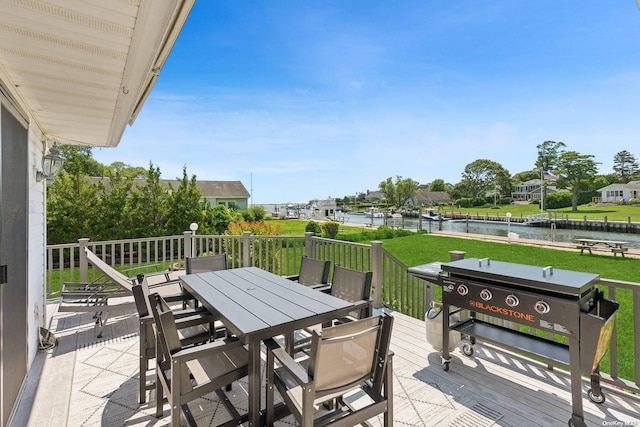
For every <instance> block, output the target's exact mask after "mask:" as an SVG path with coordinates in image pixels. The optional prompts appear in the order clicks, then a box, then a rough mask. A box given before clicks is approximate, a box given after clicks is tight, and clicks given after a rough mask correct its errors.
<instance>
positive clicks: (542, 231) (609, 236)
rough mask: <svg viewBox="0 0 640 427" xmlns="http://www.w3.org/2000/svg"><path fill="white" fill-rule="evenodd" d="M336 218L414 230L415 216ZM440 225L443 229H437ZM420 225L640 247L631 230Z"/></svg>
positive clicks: (431, 228) (461, 223)
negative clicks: (621, 243)
mask: <svg viewBox="0 0 640 427" xmlns="http://www.w3.org/2000/svg"><path fill="white" fill-rule="evenodd" d="M335 220H336V221H340V222H345V223H349V224H362V225H363V226H366V225H367V224H370V225H373V226H380V225H383V224H385V222H386V224H387V225H388V226H389V227H398V228H403V229H405V230H417V229H418V219H417V218H404V219H403V218H371V217H365V216H364V215H355V214H348V213H346V214H342V213H338V214H336V218H335ZM440 227H442V228H440ZM422 228H423V229H424V230H427V231H439V230H441V231H457V232H461V233H472V234H486V235H491V236H505V237H506V236H507V233H508V232H509V231H511V232H512V233H517V234H518V235H519V236H520V237H521V238H524V239H537V240H549V241H552V242H569V243H571V242H573V241H574V240H575V239H581V238H583V239H603V240H622V241H625V242H629V245H628V246H629V247H630V248H640V235H638V234H630V233H613V232H602V231H590V230H569V229H551V228H548V227H547V228H545V227H532V226H528V225H522V224H514V223H510V224H506V223H496V222H488V221H487V222H485V221H442V222H438V221H428V220H424V221H422Z"/></svg>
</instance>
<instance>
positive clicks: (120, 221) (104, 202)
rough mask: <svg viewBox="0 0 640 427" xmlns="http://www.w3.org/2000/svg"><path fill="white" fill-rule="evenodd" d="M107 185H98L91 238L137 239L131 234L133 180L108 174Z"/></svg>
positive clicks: (120, 175) (119, 174) (117, 174)
mask: <svg viewBox="0 0 640 427" xmlns="http://www.w3.org/2000/svg"><path fill="white" fill-rule="evenodd" d="M108 175H109V176H108V177H109V181H108V185H105V184H104V182H102V181H101V182H99V183H98V188H99V192H98V195H99V199H98V204H97V207H96V210H97V214H96V215H95V216H94V217H93V218H92V221H91V223H92V229H93V233H92V234H93V235H92V238H93V239H96V240H112V239H125V238H130V237H137V236H135V235H132V234H131V229H130V225H131V223H132V222H133V221H132V219H131V217H130V214H131V203H130V199H131V187H132V186H133V179H132V178H128V177H125V176H123V175H122V174H121V173H111V172H109V173H108Z"/></svg>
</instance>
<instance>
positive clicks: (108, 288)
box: [58, 248, 181, 338]
mask: <svg viewBox="0 0 640 427" xmlns="http://www.w3.org/2000/svg"><path fill="white" fill-rule="evenodd" d="M84 251H85V255H86V257H87V261H88V262H89V263H91V265H93V266H94V267H95V268H97V269H98V270H100V272H101V273H102V274H103V276H104V282H101V283H96V282H86V283H64V284H63V285H62V289H61V299H60V305H59V306H58V311H61V312H93V313H94V317H95V329H96V336H97V337H98V338H101V337H102V331H103V329H104V326H105V325H106V324H107V321H108V320H109V315H110V313H111V312H112V311H118V310H132V309H134V308H135V302H134V301H133V300H132V299H131V298H126V297H131V296H132V295H133V286H134V285H135V284H136V283H138V280H139V278H137V277H136V278H131V277H127V276H125V275H124V274H123V273H121V272H119V271H118V270H116V269H115V268H113V267H112V266H110V265H109V264H107V263H106V262H105V261H103V260H102V259H101V258H100V257H99V256H97V255H96V254H95V253H93V252H92V251H91V250H90V249H88V248H85V249H84ZM154 276H155V277H154V278H153V279H154V282H155V283H154V284H153V285H151V287H158V289H162V291H161V293H162V294H163V295H172V294H180V293H181V287H180V282H179V281H178V279H177V278H176V279H173V278H171V277H170V276H169V274H168V273H161V275H154ZM163 278H164V279H163ZM158 279H161V280H158ZM166 279H168V280H166ZM114 302H115V304H114Z"/></svg>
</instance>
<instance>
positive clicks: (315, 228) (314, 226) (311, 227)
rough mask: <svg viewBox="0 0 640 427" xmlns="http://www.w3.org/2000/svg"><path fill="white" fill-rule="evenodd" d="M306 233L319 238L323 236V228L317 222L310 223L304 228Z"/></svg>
mask: <svg viewBox="0 0 640 427" xmlns="http://www.w3.org/2000/svg"><path fill="white" fill-rule="evenodd" d="M304 231H306V232H308V233H313V234H315V235H316V236H319V235H320V234H322V227H320V224H319V223H317V222H315V221H309V222H308V223H307V226H306V227H305V228H304Z"/></svg>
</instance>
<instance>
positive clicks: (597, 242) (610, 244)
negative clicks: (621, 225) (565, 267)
mask: <svg viewBox="0 0 640 427" xmlns="http://www.w3.org/2000/svg"><path fill="white" fill-rule="evenodd" d="M576 242H577V243H578V245H577V246H576V249H580V255H582V254H583V253H584V250H585V249H586V250H588V251H589V253H591V249H592V248H594V247H600V246H601V247H605V248H609V249H611V252H613V256H617V255H618V254H620V255H622V256H623V257H624V253H625V252H626V251H628V250H629V248H628V247H627V245H628V244H629V242H624V241H620V240H602V239H576Z"/></svg>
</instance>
